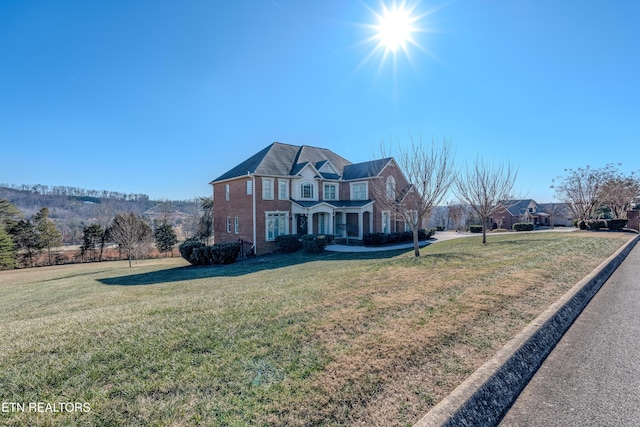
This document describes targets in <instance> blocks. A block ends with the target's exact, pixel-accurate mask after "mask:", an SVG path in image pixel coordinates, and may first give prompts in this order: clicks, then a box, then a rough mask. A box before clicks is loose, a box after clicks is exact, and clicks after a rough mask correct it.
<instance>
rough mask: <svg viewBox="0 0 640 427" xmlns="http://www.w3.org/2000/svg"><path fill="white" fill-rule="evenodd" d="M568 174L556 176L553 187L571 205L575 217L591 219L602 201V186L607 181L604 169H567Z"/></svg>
mask: <svg viewBox="0 0 640 427" xmlns="http://www.w3.org/2000/svg"><path fill="white" fill-rule="evenodd" d="M565 172H567V175H566V176H559V177H557V178H555V179H554V180H553V181H552V183H553V185H551V188H553V189H554V190H555V194H556V197H557V198H559V199H560V200H562V201H563V202H565V203H567V204H568V205H569V209H571V213H572V214H573V216H574V218H575V219H578V220H586V219H589V218H590V217H591V216H592V215H593V213H594V211H595V210H596V208H598V207H600V204H601V202H602V195H603V193H602V187H603V185H604V183H605V178H606V172H605V170H604V169H593V168H591V167H589V166H587V167H585V168H578V169H576V170H573V169H565Z"/></svg>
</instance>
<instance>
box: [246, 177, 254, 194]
mask: <svg viewBox="0 0 640 427" xmlns="http://www.w3.org/2000/svg"><path fill="white" fill-rule="evenodd" d="M246 185H247V195H251V194H253V181H252V180H249V181H247V184H246Z"/></svg>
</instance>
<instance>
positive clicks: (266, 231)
mask: <svg viewBox="0 0 640 427" xmlns="http://www.w3.org/2000/svg"><path fill="white" fill-rule="evenodd" d="M269 215H279V216H283V217H284V234H279V235H278V236H282V235H287V234H289V211H265V212H264V239H265V240H266V241H267V242H273V241H274V240H276V237H277V236H274V237H273V238H271V239H270V238H269Z"/></svg>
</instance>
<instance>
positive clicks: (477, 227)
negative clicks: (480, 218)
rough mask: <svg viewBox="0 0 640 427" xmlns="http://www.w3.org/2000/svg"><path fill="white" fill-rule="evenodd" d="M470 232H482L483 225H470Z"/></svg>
mask: <svg viewBox="0 0 640 427" xmlns="http://www.w3.org/2000/svg"><path fill="white" fill-rule="evenodd" d="M469 232H471V233H482V226H481V225H470V226H469Z"/></svg>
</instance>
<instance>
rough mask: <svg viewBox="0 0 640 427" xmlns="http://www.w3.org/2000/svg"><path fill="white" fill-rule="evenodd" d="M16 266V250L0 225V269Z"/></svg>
mask: <svg viewBox="0 0 640 427" xmlns="http://www.w3.org/2000/svg"><path fill="white" fill-rule="evenodd" d="M15 266H16V250H15V246H14V244H13V240H11V237H10V236H9V235H8V234H7V232H6V231H5V229H4V227H3V226H1V225H0V270H5V269H8V268H14V267H15Z"/></svg>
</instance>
